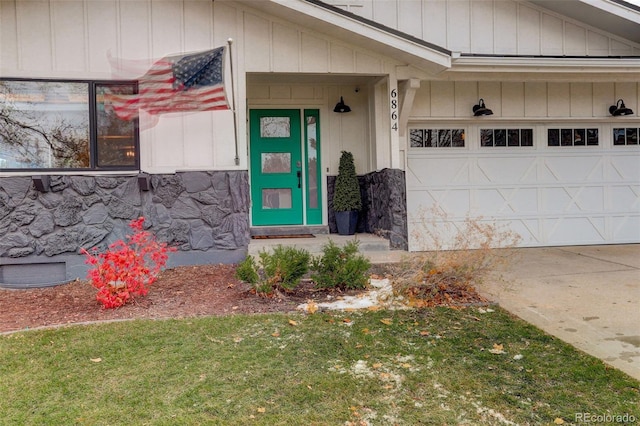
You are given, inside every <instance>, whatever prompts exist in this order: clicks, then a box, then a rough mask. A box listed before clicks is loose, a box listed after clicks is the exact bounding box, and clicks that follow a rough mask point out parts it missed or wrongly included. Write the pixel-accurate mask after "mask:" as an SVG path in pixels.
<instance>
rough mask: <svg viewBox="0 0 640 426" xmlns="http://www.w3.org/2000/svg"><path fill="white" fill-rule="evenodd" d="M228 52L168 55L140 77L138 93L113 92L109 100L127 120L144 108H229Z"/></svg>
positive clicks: (152, 111)
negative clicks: (225, 61) (225, 62)
mask: <svg viewBox="0 0 640 426" xmlns="http://www.w3.org/2000/svg"><path fill="white" fill-rule="evenodd" d="M224 54H225V48H224V46H223V47H218V48H217V49H213V50H208V51H205V52H199V53H193V54H186V55H173V56H167V57H164V58H162V59H160V60H158V61H156V62H155V63H154V64H153V65H152V66H151V68H150V69H149V70H148V71H147V72H146V73H145V75H144V76H142V77H141V78H140V79H139V82H138V93H137V94H134V95H116V94H112V95H108V96H106V99H105V101H106V103H108V104H111V106H112V107H113V110H114V111H115V113H116V114H117V115H118V117H120V118H122V119H123V120H132V119H134V118H137V117H138V116H139V115H140V111H144V112H146V113H148V114H152V115H157V114H163V113H169V112H192V111H213V110H222V109H229V104H228V102H227V97H226V94H225V90H224V56H225V55H224Z"/></svg>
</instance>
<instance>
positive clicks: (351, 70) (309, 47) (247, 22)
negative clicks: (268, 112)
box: [243, 11, 396, 75]
mask: <svg viewBox="0 0 640 426" xmlns="http://www.w3.org/2000/svg"><path fill="white" fill-rule="evenodd" d="M243 25H244V54H245V55H246V58H247V60H246V62H245V63H244V67H245V68H244V71H245V72H287V73H314V74H317V73H322V74H324V73H331V74H366V75H383V74H387V73H389V70H390V68H391V67H393V66H395V65H396V64H395V63H393V62H391V61H388V60H387V59H386V58H384V57H383V56H380V55H377V54H375V53H373V52H369V51H366V50H364V49H357V48H354V47H353V46H350V45H348V44H346V43H344V42H342V41H339V40H337V39H332V38H330V37H327V36H324V35H322V34H318V33H314V32H312V31H310V30H308V29H306V28H304V27H301V26H295V25H293V24H291V23H288V22H284V21H282V20H276V19H274V18H272V17H269V16H267V15H261V14H258V13H252V12H251V11H245V12H244V13H243Z"/></svg>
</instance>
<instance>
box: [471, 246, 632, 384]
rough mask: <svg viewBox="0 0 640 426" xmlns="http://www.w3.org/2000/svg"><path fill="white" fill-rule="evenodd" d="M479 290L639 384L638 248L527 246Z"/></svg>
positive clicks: (519, 250)
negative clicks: (500, 272)
mask: <svg viewBox="0 0 640 426" xmlns="http://www.w3.org/2000/svg"><path fill="white" fill-rule="evenodd" d="M516 252H517V253H516V256H515V257H514V258H513V261H512V262H511V264H510V265H509V267H508V268H506V270H505V271H503V272H502V275H503V278H504V280H503V281H499V280H487V283H485V284H483V285H482V286H481V287H480V288H479V290H480V291H481V292H482V293H484V294H485V295H486V296H488V297H489V298H490V299H492V300H493V301H495V302H497V303H499V304H500V306H502V307H503V308H505V309H507V310H508V311H510V312H512V313H513V314H515V315H517V316H519V317H520V318H522V319H524V320H526V321H527V322H530V323H532V324H534V325H536V326H537V327H539V328H541V329H543V330H544V331H546V332H547V333H549V334H552V335H554V336H556V337H558V338H560V339H562V340H564V341H566V342H568V343H570V344H571V345H573V346H575V347H577V348H578V349H581V350H583V351H585V352H587V353H589V354H591V355H593V356H596V357H598V358H600V359H602V360H604V361H605V362H606V363H608V364H610V365H612V366H614V367H616V368H618V369H620V370H622V371H624V372H625V373H627V374H629V375H630V376H632V377H634V378H636V379H639V380H640V244H628V245H606V246H583V247H551V248H524V249H518V250H517V251H516Z"/></svg>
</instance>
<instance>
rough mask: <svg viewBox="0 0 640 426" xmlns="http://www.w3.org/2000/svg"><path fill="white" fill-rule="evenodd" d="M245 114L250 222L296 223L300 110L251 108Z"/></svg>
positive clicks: (299, 187)
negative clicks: (246, 121) (247, 135)
mask: <svg viewBox="0 0 640 426" xmlns="http://www.w3.org/2000/svg"><path fill="white" fill-rule="evenodd" d="M249 117H250V122H249V126H250V129H251V130H250V136H251V139H250V140H251V209H252V210H251V214H252V217H253V225H256V226H260V225H300V224H302V223H303V207H302V191H303V185H302V172H303V170H302V166H303V164H302V149H301V144H302V135H301V126H300V110H288V109H274V110H252V111H250V114H249Z"/></svg>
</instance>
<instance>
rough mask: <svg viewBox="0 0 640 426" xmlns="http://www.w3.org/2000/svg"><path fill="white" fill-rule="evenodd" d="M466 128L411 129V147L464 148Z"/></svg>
mask: <svg viewBox="0 0 640 426" xmlns="http://www.w3.org/2000/svg"><path fill="white" fill-rule="evenodd" d="M464 138H465V135H464V129H411V131H410V139H411V148H434V147H437V148H451V147H453V148H464Z"/></svg>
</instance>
